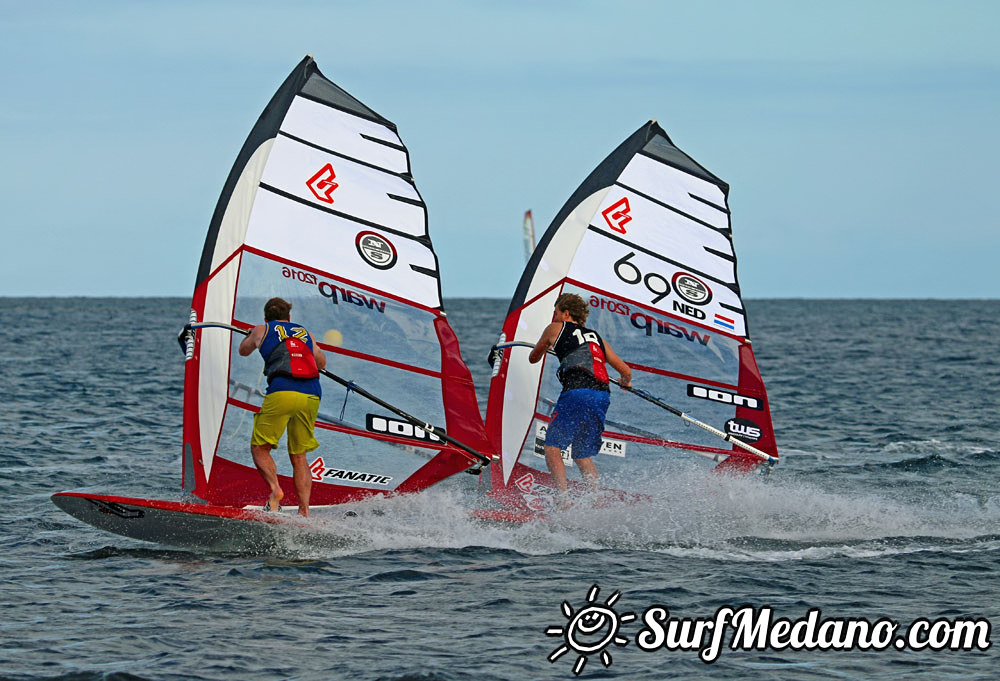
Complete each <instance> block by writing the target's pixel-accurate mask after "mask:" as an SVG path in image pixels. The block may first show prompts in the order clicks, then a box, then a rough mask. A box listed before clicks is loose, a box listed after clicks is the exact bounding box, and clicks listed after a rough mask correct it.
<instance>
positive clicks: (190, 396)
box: [181, 281, 208, 499]
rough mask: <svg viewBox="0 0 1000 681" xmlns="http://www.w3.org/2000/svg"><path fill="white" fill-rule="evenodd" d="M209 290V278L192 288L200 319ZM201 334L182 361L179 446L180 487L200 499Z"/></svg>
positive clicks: (203, 487)
mask: <svg viewBox="0 0 1000 681" xmlns="http://www.w3.org/2000/svg"><path fill="white" fill-rule="evenodd" d="M207 291H208V282H207V281H203V282H202V283H201V284H199V285H198V286H197V287H196V288H195V291H194V296H193V298H192V301H191V308H192V309H193V310H194V313H195V318H196V319H201V316H202V315H203V314H204V310H205V295H206V292H207ZM200 344H201V339H200V336H197V335H196V336H195V341H194V351H195V352H194V356H193V357H192V358H191V359H189V360H187V361H185V362H184V406H183V412H184V417H183V426H182V445H181V446H182V449H181V487H182V489H185V490H191V492H192V493H193V494H194V495H195V496H197V497H200V498H202V499H204V498H206V497H205V495H206V494H207V491H208V479H207V476H206V475H205V465H204V459H203V453H202V451H201V430H200V427H199V420H198V395H199V392H198V368H199V365H200V359H199V357H198V353H199V350H200ZM188 449H190V463H191V470H190V472H191V473H192V474H193V476H194V479H193V480H189V479H188V472H189V471H188V466H186V465H185V460H184V459H185V457H187V456H189V454H188V451H187V450H188Z"/></svg>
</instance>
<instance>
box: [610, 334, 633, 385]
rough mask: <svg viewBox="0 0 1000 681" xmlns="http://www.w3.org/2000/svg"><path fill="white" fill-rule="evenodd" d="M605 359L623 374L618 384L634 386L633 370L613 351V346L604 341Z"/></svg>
mask: <svg viewBox="0 0 1000 681" xmlns="http://www.w3.org/2000/svg"><path fill="white" fill-rule="evenodd" d="M604 357H605V359H607V360H608V364H610V365H611V366H612V367H614V369H615V371H617V372H618V373H619V374H621V379H620V380H619V381H618V383H619V384H620V385H622V386H630V385H632V369H630V368H629V365H628V364H626V363H625V362H623V361H622V358H621V357H619V356H618V355H617V353H615V351H614V350H612V349H611V344H610V343H608V342H607V341H604Z"/></svg>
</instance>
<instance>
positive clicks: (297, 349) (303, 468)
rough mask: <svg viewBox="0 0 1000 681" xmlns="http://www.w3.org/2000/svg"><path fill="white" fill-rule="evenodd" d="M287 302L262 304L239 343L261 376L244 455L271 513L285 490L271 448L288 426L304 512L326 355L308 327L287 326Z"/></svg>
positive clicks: (302, 511) (278, 300)
mask: <svg viewBox="0 0 1000 681" xmlns="http://www.w3.org/2000/svg"><path fill="white" fill-rule="evenodd" d="M291 310H292V304H291V303H289V302H287V301H285V300H282V299H281V298H271V299H270V300H269V301H267V303H265V304H264V323H263V324H260V325H258V326H255V327H254V328H253V330H252V331H251V332H250V335H249V336H247V337H246V338H244V339H243V341H242V342H240V348H239V352H240V355H242V356H243V357H247V356H249V355H250V354H252V353H253V351H254V350H258V349H259V350H260V354H261V356H263V358H264V374H265V375H266V376H267V394H266V396H265V397H264V403H263V404H262V405H261V408H260V411H259V412H258V413H257V414H256V415H255V416H254V419H253V437H252V439H251V440H250V453H251V455H252V456H253V462H254V465H255V466H257V470H258V471H260V474H261V476H262V477H263V478H264V482H266V483H267V486H268V487H269V488H270V490H271V495H270V496H269V497H268V499H267V503H266V504H265V505H264V509H265V510H270V511H277V510H278V509H280V508H281V500H282V498H284V496H285V493H284V492H283V491H282V489H281V485H280V484H279V482H278V470H277V467H276V466H275V464H274V459H273V458H272V457H271V450H272V449H274V448H276V447H277V446H278V441H279V440H281V436H282V435H283V434H284V433H285V430H286V429H287V430H288V458H289V460H290V461H291V462H292V480H293V481H294V483H295V493H296V495H298V498H299V515H301V516H308V515H309V494H310V492H311V490H312V473H311V472H310V471H309V467H308V465H307V464H306V454H308V453H309V452H311V451H313V450H314V449H316V448H317V447H319V442H317V441H316V438H315V437H314V436H313V429H314V428H315V426H316V414H317V413H318V411H319V401H320V397H321V396H322V391H321V389H320V384H319V371H320V369H325V368H326V355H325V354H324V353H323V351H322V350H320V348H319V344H318V343H316V342H315V340H314V339H313V337H312V334H310V333H309V332H308V331H306V330H305V328H303V327H301V326H297V325H295V324H292V322H291V321H290V315H291Z"/></svg>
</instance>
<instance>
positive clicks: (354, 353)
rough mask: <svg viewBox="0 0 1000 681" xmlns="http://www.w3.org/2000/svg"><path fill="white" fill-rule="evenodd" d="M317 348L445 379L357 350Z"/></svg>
mask: <svg viewBox="0 0 1000 681" xmlns="http://www.w3.org/2000/svg"><path fill="white" fill-rule="evenodd" d="M319 347H320V348H322V349H323V350H325V351H327V352H330V353H333V354H335V355H344V356H345V357H353V358H354V359H361V360H364V361H366V362H372V363H374V364H381V365H383V366H388V367H392V368H393V369H402V370H403V371H410V372H413V373H415V374H422V375H424V376H430V377H432V378H439V379H443V378H445V376H443V375H442V374H441V372H439V371H434V370H433V369H422V368H421V367H415V366H413V365H412V364H403V363H402V362H397V361H395V360H391V359H386V358H385V357H376V356H375V355H369V354H367V353H364V352H358V351H357V350H348V349H346V348H338V347H336V346H333V345H326V344H324V343H319ZM470 380H471V379H470Z"/></svg>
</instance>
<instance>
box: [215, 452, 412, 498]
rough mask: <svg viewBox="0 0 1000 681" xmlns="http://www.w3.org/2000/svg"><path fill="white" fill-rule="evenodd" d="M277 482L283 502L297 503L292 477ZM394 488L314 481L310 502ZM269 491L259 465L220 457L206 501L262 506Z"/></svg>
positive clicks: (365, 495)
mask: <svg viewBox="0 0 1000 681" xmlns="http://www.w3.org/2000/svg"><path fill="white" fill-rule="evenodd" d="M316 455H317V454H316V453H315V452H314V453H312V454H310V455H307V459H308V460H309V461H310V462H311V461H312V460H313V457H314V456H316ZM278 483H279V484H280V485H281V489H282V491H284V493H285V497H284V499H282V500H281V503H282V505H283V506H286V507H288V506H296V505H298V503H299V499H298V496H297V495H296V494H295V483H294V481H293V480H292V478H291V476H288V475H279V476H278ZM392 491H393V490H386V489H371V488H368V487H351V486H349V485H335V484H332V483H328V482H316V481H313V484H312V491H311V493H310V498H309V505H310V506H326V505H328V504H342V503H344V502H347V501H358V500H361V499H367V498H369V497H373V496H386V495H388V494H390V493H392ZM269 493H270V491H269V490H268V487H267V484H266V483H265V482H264V478H262V477H261V475H260V473H258V472H257V469H256V468H252V467H250V466H244V465H243V464H239V463H236V462H235V461H230V460H229V459H224V458H222V457H218V458H217V459H216V460H215V463H214V464H213V465H212V488H211V491H210V493H209V495H208V497H206V499H205V500H206V501H208V502H209V503H212V504H219V505H221V506H247V505H263V503H264V501H265V500H266V499H267V496H268V494H269Z"/></svg>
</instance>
